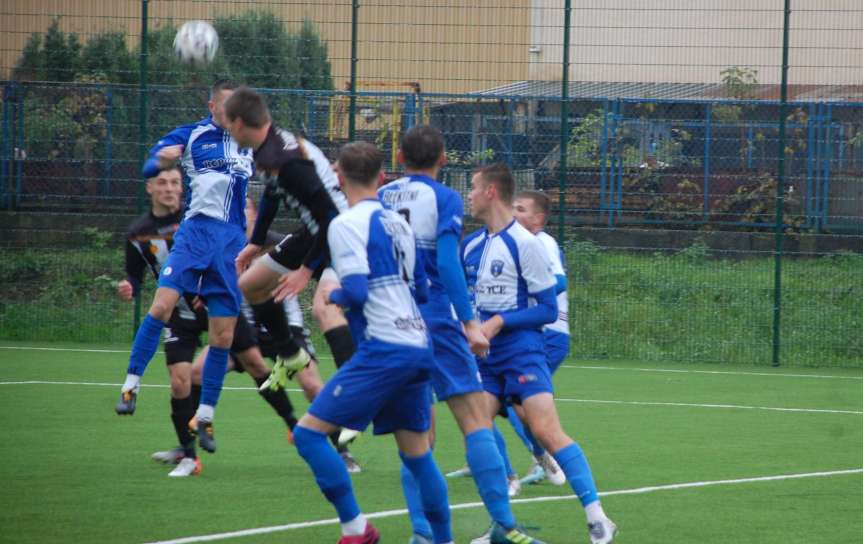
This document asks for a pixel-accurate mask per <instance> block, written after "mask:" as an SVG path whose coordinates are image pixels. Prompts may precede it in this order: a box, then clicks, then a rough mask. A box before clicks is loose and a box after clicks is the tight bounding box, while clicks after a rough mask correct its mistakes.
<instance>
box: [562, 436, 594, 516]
mask: <svg viewBox="0 0 863 544" xmlns="http://www.w3.org/2000/svg"><path fill="white" fill-rule="evenodd" d="M554 458H555V459H556V460H557V464H558V465H560V468H561V470H563V473H564V474H566V481H567V482H569V485H571V486H572V490H573V491H574V492H575V494H576V496H577V497H578V498H579V500H580V501H581V504H582V506H587V505H588V504H590V503H592V502H596V501H598V500H599V495H597V493H596V484H595V483H593V473H592V472H590V465H588V464H587V458H586V457H585V456H584V452H582V451H581V447H580V446H579V445H578V444H576V443H575V442H573V443H572V444H570V445H569V446H567V447H565V448H563V449H561V450H559V451H558V452H557V453H555V454H554Z"/></svg>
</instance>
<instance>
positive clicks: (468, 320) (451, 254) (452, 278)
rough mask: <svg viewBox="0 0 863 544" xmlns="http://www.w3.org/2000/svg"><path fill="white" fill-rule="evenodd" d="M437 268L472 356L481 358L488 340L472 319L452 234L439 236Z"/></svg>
mask: <svg viewBox="0 0 863 544" xmlns="http://www.w3.org/2000/svg"><path fill="white" fill-rule="evenodd" d="M437 267H438V275H439V276H440V281H441V283H442V284H443V286H444V289H446V292H447V295H448V296H449V299H450V302H451V303H452V305H453V307H454V308H455V313H456V316H457V317H458V319H459V321H461V322H462V324H463V325H464V334H465V336H466V337H467V341H468V344H469V346H470V350H471V352H472V353H473V354H474V355H479V356H480V357H484V356H485V355H486V354H487V353H488V349H489V340H488V338H486V336H485V335H484V334H483V331H482V329H481V328H480V324H479V322H478V321H477V320H476V319H475V317H474V313H473V308H472V307H471V304H470V296H469V295H468V292H467V280H465V277H464V268H463V267H462V260H461V258H460V257H459V240H458V237H457V236H456V234H455V232H452V231H450V232H443V233H441V234H440V235H439V236H438V239H437Z"/></svg>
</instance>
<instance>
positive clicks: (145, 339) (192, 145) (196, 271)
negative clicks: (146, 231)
mask: <svg viewBox="0 0 863 544" xmlns="http://www.w3.org/2000/svg"><path fill="white" fill-rule="evenodd" d="M236 87H237V85H236V84H234V83H232V82H228V81H219V82H217V83H216V84H215V85H213V88H212V92H211V95H210V101H209V104H208V105H209V108H210V113H211V114H212V115H211V116H210V117H208V118H206V119H203V120H201V121H198V122H197V123H193V124H191V125H184V126H182V127H179V128H176V129H174V130H173V131H171V132H170V133H169V134H167V135H166V136H164V137H163V138H162V139H161V140H159V142H158V143H157V144H156V145H155V146H154V147H153V149H151V150H150V158H149V159H148V160H147V162H146V163H145V165H144V176H145V177H147V178H149V177H153V176H154V175H155V174H156V173H157V172H158V171H160V170H164V169H165V168H168V167H170V166H171V165H173V164H175V163H176V162H177V161H178V160H179V161H180V165H181V166H182V168H183V170H184V171H185V173H186V175H187V176H188V177H189V178H190V186H191V195H190V203H189V206H188V209H187V211H186V214H185V219H184V221H183V222H182V223H181V225H180V228H179V230H178V231H177V234H176V236H175V237H174V246H173V247H172V249H171V252H170V254H169V255H168V259H167V261H166V262H165V265H164V266H163V267H162V270H161V273H160V276H159V286H158V288H157V289H156V294H155V296H154V298H153V304H152V305H151V306H150V310H149V312H148V313H147V316H146V317H145V318H144V320H143V322H142V323H141V326H140V328H139V329H138V332H137V334H136V335H135V341H134V343H133V344H132V353H131V356H130V357H129V366H128V371H127V375H126V380H125V382H124V383H123V386H122V389H121V394H120V401H119V402H118V403H117V405H116V407H115V410H116V412H117V413H118V414H133V413H134V411H135V404H136V398H137V394H138V390H139V387H140V381H141V376H142V375H143V373H144V371H145V370H146V368H147V365H148V364H149V362H150V360H151V359H152V358H153V355H154V354H155V352H156V349H157V348H158V347H159V336H160V334H161V332H162V329H163V328H164V327H165V325H166V323H167V321H168V320H169V319H170V317H171V313H172V312H173V311H174V308H175V307H176V306H177V304H178V303H179V301H180V299H181V297H182V296H183V295H184V294H193V295H194V294H197V295H200V296H201V298H202V299H203V300H204V301H205V302H206V305H207V308H208V312H209V345H210V350H209V353H208V354H207V360H206V363H205V366H204V373H203V379H202V392H201V403H200V405H199V406H198V409H197V413H196V417H194V418H192V420H191V421H190V422H189V427H190V430H191V431H192V432H196V433H198V434H200V435H201V436H202V437H204V440H202V446H203V445H204V443H206V442H207V441H208V440H210V439H212V435H213V426H212V421H213V416H214V410H215V407H216V404H217V403H218V400H219V395H220V393H221V388H222V383H223V381H224V377H225V369H226V368H227V365H228V354H229V350H230V347H231V344H232V341H233V337H234V326H235V325H236V322H237V316H238V315H239V313H240V303H241V296H240V290H239V287H238V286H237V273H236V269H235V267H234V260H235V259H236V256H237V254H238V253H239V252H240V250H241V249H242V248H243V246H244V245H245V242H246V237H245V214H244V211H243V210H244V208H245V203H246V185H247V184H248V181H249V178H250V177H251V175H252V173H253V165H252V153H251V150H250V149H243V148H241V147H240V146H239V145H237V142H236V141H234V140H233V139H231V138H230V135H228V134H227V133H226V132H225V130H224V128H223V127H224V126H225V118H224V107H223V106H224V102H225V100H227V98H228V97H230V95H231V94H232V93H233V92H234V89H235V88H236Z"/></svg>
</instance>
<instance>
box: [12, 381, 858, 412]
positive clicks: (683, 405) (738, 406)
mask: <svg viewBox="0 0 863 544" xmlns="http://www.w3.org/2000/svg"><path fill="white" fill-rule="evenodd" d="M0 385H92V386H103V387H121V386H122V385H123V384H121V383H104V382H61V381H48V380H24V381H15V382H0ZM141 387H154V388H168V387H171V386H170V385H162V384H154V385H149V384H141ZM222 389H223V390H225V391H257V389H256V388H254V387H230V386H225V387H223V388H222ZM286 391H290V392H302V389H286ZM554 400H556V401H560V402H578V403H583V404H623V405H631V406H671V407H678V408H716V409H722V410H765V411H768V412H798V413H811V414H851V415H855V416H863V411H857V410H838V409H831V408H784V407H776V406H747V405H743V404H700V403H695V402H659V401H639V400H604V399H567V398H561V397H555V399H554Z"/></svg>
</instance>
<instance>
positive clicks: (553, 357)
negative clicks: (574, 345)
mask: <svg viewBox="0 0 863 544" xmlns="http://www.w3.org/2000/svg"><path fill="white" fill-rule="evenodd" d="M542 335H543V339H544V340H545V354H546V357H547V358H548V370H549V371H550V372H551V373H552V374H554V373H555V372H557V369H558V368H560V365H561V363H563V362H564V361H565V360H566V356H567V355H569V335H568V334H564V333H562V332H557V331H551V330H548V329H546V330H545V331H543V333H542Z"/></svg>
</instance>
